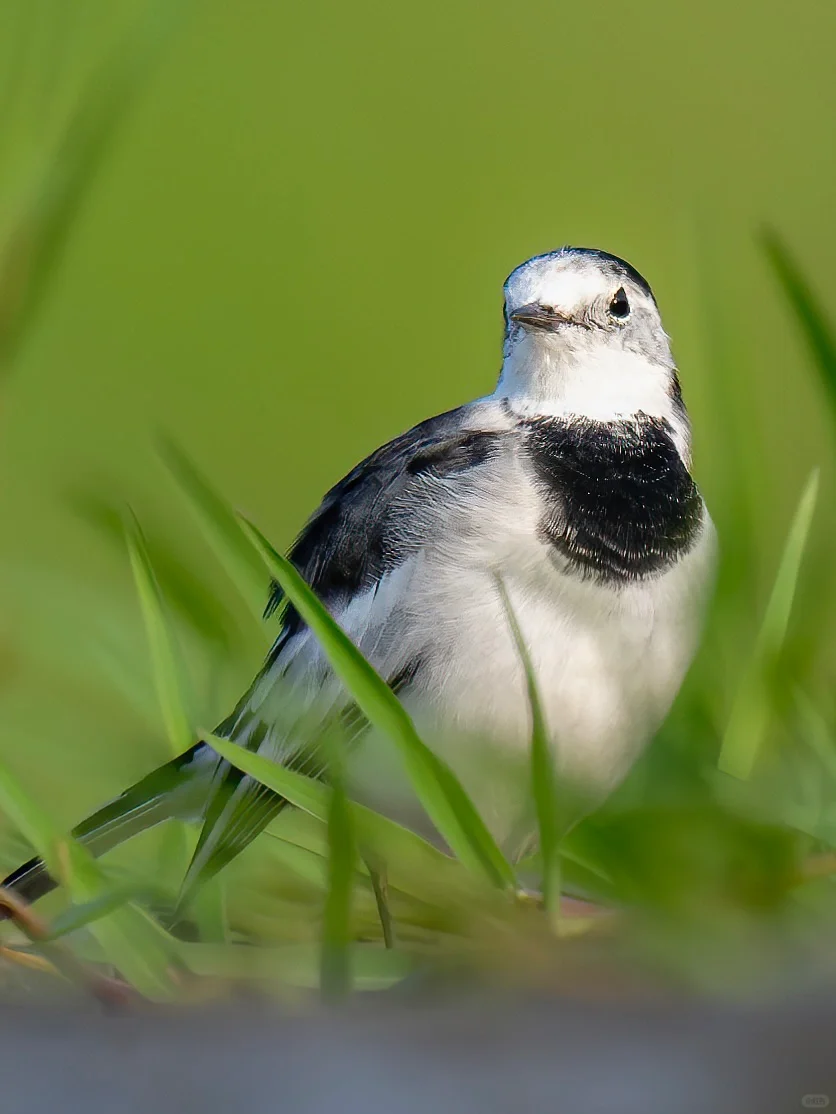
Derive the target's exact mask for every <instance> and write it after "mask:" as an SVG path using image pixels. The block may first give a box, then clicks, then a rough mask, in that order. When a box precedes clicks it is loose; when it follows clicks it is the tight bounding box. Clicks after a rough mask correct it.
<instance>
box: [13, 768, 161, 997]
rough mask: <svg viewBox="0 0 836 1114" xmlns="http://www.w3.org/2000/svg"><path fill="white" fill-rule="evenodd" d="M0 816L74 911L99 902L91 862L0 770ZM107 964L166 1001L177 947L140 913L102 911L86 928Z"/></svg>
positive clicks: (102, 884)
mask: <svg viewBox="0 0 836 1114" xmlns="http://www.w3.org/2000/svg"><path fill="white" fill-rule="evenodd" d="M0 810H2V811H3V812H5V814H6V815H7V816H8V818H9V819H10V820H11V822H12V823H13V824H14V825H15V827H17V828H18V829H19V830H20V831H21V832H22V834H23V835H25V836H26V838H27V839H28V840H29V842H30V843H31V844H32V846H33V847H34V848H35V850H36V851H37V853H38V854H39V855H40V857H41V858H42V859H43V860H44V862H45V863H46V865H47V867H48V869H49V872H50V874H52V876H53V877H54V878H57V879H59V880H61V881H62V882H63V883H64V884H65V885H66V886H67V888H68V890H69V892H70V896H71V898H72V900H73V901H74V902H75V903H77V904H78V905H82V906H83V905H88V904H90V903H91V902H95V901H98V900H99V899H101V898H103V897H104V895H105V894H107V893H108V890H109V888H110V887H109V885H108V881H107V878H106V876H105V875H104V872H103V871H102V869H101V868H100V866H99V864H98V863H97V862H96V860H95V859H94V858H93V857H92V855H90V854H89V853H88V852H87V851H86V850H85V849H84V848H83V847H82V846H81V845H80V844H78V843H76V842H75V841H74V840H73V839H71V838H70V837H69V836H65V835H63V834H62V833H61V832H59V831H58V830H57V829H56V828H55V827H54V825H53V824H52V821H51V820H50V818H49V817H48V816H47V814H46V813H45V812H44V811H43V810H42V809H40V808H39V807H38V806H37V805H36V804H35V803H34V802H33V801H32V800H31V799H30V798H29V797H28V796H27V795H26V794H25V793H24V791H23V789H22V788H21V787H20V785H19V784H18V782H17V781H16V779H15V778H14V777H13V776H12V775H11V773H10V772H9V771H8V770H7V769H6V768H5V766H3V765H2V764H0ZM90 931H91V932H92V933H93V935H94V936H95V937H96V939H97V940H98V942H99V944H100V946H101V948H102V950H103V951H104V954H105V956H106V958H107V960H108V962H110V963H112V964H113V965H114V966H115V967H116V968H117V969H118V970H119V971H120V972H121V973H122V975H123V976H124V977H125V978H126V979H127V980H128V981H129V982H130V983H131V984H132V985H133V986H135V987H136V989H137V990H138V991H139V992H140V993H141V994H144V995H145V996H146V997H148V998H152V999H165V998H169V997H171V995H172V993H173V984H172V981H171V977H170V974H169V965H170V961H171V959H172V957H173V955H174V954H176V948H177V942H176V941H175V940H173V939H172V938H171V937H168V936H167V934H165V933H164V932H163V930H162V929H161V928H160V927H159V926H158V925H156V924H155V923H154V922H153V921H152V920H151V918H150V917H148V916H147V914H145V913H144V912H143V911H142V910H140V909H138V908H137V907H136V906H134V905H131V904H124V905H121V906H119V907H117V908H113V909H110V910H109V911H108V910H107V909H106V908H105V911H104V915H102V916H101V917H100V918H99V919H96V920H93V921H91V922H90Z"/></svg>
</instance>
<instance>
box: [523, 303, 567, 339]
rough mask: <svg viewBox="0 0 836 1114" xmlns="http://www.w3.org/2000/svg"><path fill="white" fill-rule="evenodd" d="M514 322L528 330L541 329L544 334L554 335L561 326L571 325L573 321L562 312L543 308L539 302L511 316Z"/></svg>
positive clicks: (524, 307) (546, 307)
mask: <svg viewBox="0 0 836 1114" xmlns="http://www.w3.org/2000/svg"><path fill="white" fill-rule="evenodd" d="M511 320H512V321H518V322H519V323H520V325H524V326H525V327H526V328H527V329H540V330H542V331H543V332H547V333H554V332H557V330H558V329H559V328H560V326H561V325H568V324H570V321H571V319H570V318H569V317H567V316H566V314H565V313H561V312H560V310H557V309H554V308H553V307H552V306H542V305H540V303H539V302H531V303H530V304H529V305H527V306H520V308H519V309H515V310H514V312H513V313H512V314H511Z"/></svg>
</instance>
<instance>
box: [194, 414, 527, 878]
mask: <svg viewBox="0 0 836 1114" xmlns="http://www.w3.org/2000/svg"><path fill="white" fill-rule="evenodd" d="M511 427H512V422H511V421H510V419H509V417H508V415H507V413H506V412H505V411H504V410H503V409H502V408H501V406H499V405H498V404H496V403H493V402H489V401H485V402H480V403H474V404H471V405H469V406H465V407H461V408H459V409H458V410H452V411H449V412H448V413H446V414H441V415H439V416H438V417H435V418H430V419H429V420H428V421H425V422H422V423H421V424H420V425H417V426H415V427H414V428H413V429H411V430H409V431H408V432H406V433H404V434H402V435H401V436H400V437H397V438H395V439H394V440H393V441H390V442H389V443H388V444H386V445H384V446H383V447H382V448H380V449H378V450H377V451H376V452H374V453H372V455H371V456H369V457H367V458H366V460H364V461H363V462H362V463H361V464H358V465H357V467H356V468H354V469H352V471H351V472H349V474H348V475H347V476H346V477H345V478H344V479H343V480H341V481H340V482H339V483H338V484H337V485H336V486H335V487H333V488H332V489H331V490H330V491H329V492H328V494H327V495H326V496H325V498H324V499H323V501H322V504H321V505H320V507H319V509H318V510H317V511H316V512H315V513H314V515H313V516H312V517H311V519H310V520H309V521H308V523H307V525H306V526H305V528H304V530H303V531H302V533H301V534H300V535H299V537H298V539H297V541H296V543H295V544H294V546H293V547H292V549H291V551H290V554H289V556H290V560H291V561H292V562H293V564H294V565H295V566H296V567H297V568H298V569H299V571H300V572H301V574H302V576H303V577H304V578H305V580H306V581H307V582H308V584H310V586H311V587H312V588H313V589H314V591H315V592H316V593H317V595H318V596H319V598H320V599H321V600H322V602H323V603H324V604H325V605H326V607H328V609H329V610H330V611H331V613H332V614H333V615H335V616H336V617H337V619H338V620H339V618H340V613H341V612H343V611H344V610H345V609H346V608H347V607H348V606H349V605H350V604H351V602H352V601H353V600H354V601H356V600H357V599H358V597H363V596H368V598H370V599H371V598H372V597H373V596H374V593H375V590H376V589H377V587H378V585H379V584H380V582H381V581H382V580H383V578H384V577H385V576H386V575H387V573H390V572H392V571H394V570H395V569H397V567H398V566H399V565H401V564H402V563H404V562H406V561H407V560H408V559H409V558H410V557H411V556H413V555H414V554H415V553H416V552H417V551H418V550H419V549H420V547H421V546H422V544H424V543H425V541H426V528H427V524H428V523H430V522H431V521H432V520H437V519H438V518H439V516H441V517H442V518H443V516H444V514H445V511H446V508H448V506H449V502H450V501H453V502H455V501H456V498H457V489H458V488H459V487H461V489H462V490H465V488H466V484H464V483H463V481H464V479H465V477H466V476H467V474H468V473H471V472H472V471H473V470H474V469H478V468H479V467H480V466H481V465H483V464H485V463H487V462H488V461H489V460H491V459H492V458H493V457H494V456H495V455H496V454H497V453H498V452H500V451H501V447H502V442H503V440H504V439H505V438H506V437H507V434H508V431H509V429H510V428H511ZM442 525H443V523H442ZM281 603H282V594H281V590H280V588H279V587H278V585H274V586H273V590H272V593H271V597H270V603H269V604H268V613H269V612H271V611H273V610H275V608H276V607H278V606H279V605H280V604H281ZM379 610H380V609H379ZM306 638H307V630H306V628H305V626H304V623H303V621H302V619H301V617H300V616H299V614H298V613H297V612H296V610H295V609H294V608H293V607H292V605H288V606H287V607H286V609H285V613H284V622H283V627H282V631H281V633H280V635H279V637H278V639H277V640H276V643H275V645H274V647H273V649H272V650H271V652H270V655H269V656H268V658H267V661H266V663H265V665H264V669H263V670H262V671H261V673H260V674H259V676H258V677H257V678H256V680H255V681H254V683H253V686H252V688H251V689H250V691H249V693H248V694H247V695H246V696H245V697H244V699H243V700H242V701H241V703H240V704H239V706H238V708H237V709H236V710H235V712H233V714H232V716H230V717H229V719H228V720H227V721H225V723H224V724H222V725H221V728H220V729H219V733H221V734H224V735H227V736H228V737H229V738H231V739H232V740H233V741H234V742H237V743H239V744H240V745H242V746H245V747H247V748H248V749H251V750H259V751H261V752H262V753H267V754H269V756H270V757H271V758H272V759H273V760H274V761H279V762H281V763H282V764H284V765H286V766H287V767H288V768H291V769H295V770H300V771H301V772H304V773H307V774H308V775H309V776H314V777H318V776H321V774H322V772H323V762H322V759H321V757H320V754H319V748H318V747H317V746H316V738H317V736H318V735H320V736H321V731H323V730H331V729H333V728H334V727H335V726H336V727H338V728H340V729H341V730H342V731H343V734H345V731H346V726H347V725H346V720H347V719H350V720H352V723H351V729H350V731H349V735H350V736H351V737H352V738H356V737H357V735H358V734H359V733H360V732H361V731H362V727H363V724H362V722H361V720H362V717H360V719H359V720H358V718H357V717H356V716H355V715H353V712H356V708H355V707H354V705H352V704H350V703H349V702H348V701H347V698H346V696H345V694H344V693H342V691H341V690H340V687H339V686H338V685H337V684H336V683H335V682H334V681H333V678H332V677H330V676H329V674H328V673H327V672H322V673H321V674H320V676H319V677H317V678H315V683H314V686H313V687H314V688H319V689H320V690H326V689H327V690H329V692H330V695H329V696H326V698H325V699H324V700H320V701H319V702H318V706H317V710H316V723H315V724H312V723H311V717H310V716H302V717H301V719H302V720H306V724H305V729H304V730H300V729H299V726H298V725H299V722H300V719H299V717H294V715H291V716H290V717H288V715H287V712H286V709H285V708H284V707H283V701H284V698H285V696H286V692H287V689H286V688H285V689H284V690H282V689H281V686H279V692H278V695H277V692H276V691H275V690H276V687H277V685H276V682H277V681H278V680H280V679H281V678H282V677H283V676H284V674H285V673H287V672H288V666H289V665H290V664H291V663H292V662H293V659H294V656H295V653H296V651H297V650H298V648H299V645H300V643H301V642H302V641H303V640H305V639H306ZM415 668H416V666H415V663H414V662H411V661H409V660H404V661H399V662H396V663H394V665H393V666H392V669H391V671H390V673H389V675H388V677H387V679H388V681H389V683H390V685H392V687H393V688H394V689H395V690H396V691H397V689H399V688H401V687H403V685H404V684H406V683H407V682H408V681H410V680H412V679H413V677H414V674H415ZM304 683H305V686H306V687H310V686H311V677H309V676H306V677H305V678H304ZM277 716H278V718H279V719H280V720H283V721H284V722H283V723H282V724H279V725H277V724H276V722H275V721H276V717H277ZM284 803H285V802H284V801H283V799H282V798H281V797H280V796H278V794H276V793H274V792H273V791H271V790H269V789H267V788H266V787H265V786H263V785H260V784H259V783H258V782H255V781H253V780H252V779H251V778H249V777H244V776H242V775H241V774H240V772H239V771H237V770H235V769H234V768H232V767H230V766H229V765H228V764H227V763H225V762H222V763H220V764H219V766H218V774H217V777H216V789H215V792H214V795H213V797H212V800H211V802H210V805H209V809H208V811H207V814H206V819H205V821H204V825H203V829H202V831H201V834H200V838H199V840H198V844H197V847H196V849H195V854H194V858H193V860H192V863H191V865H190V867H189V870H188V872H187V875H186V879H185V881H184V891H183V895H184V899H185V897H186V896H187V895H188V894H189V893H191V892H192V889H193V887H194V886H195V885H197V884H198V883H199V882H201V881H203V880H205V879H206V878H208V877H211V875H213V874H215V873H216V872H217V871H218V870H219V869H220V868H221V867H222V866H224V865H225V864H226V863H227V862H229V861H230V859H232V858H233V857H234V856H235V855H237V854H238V853H239V852H240V851H241V850H243V848H244V847H246V845H247V844H248V843H249V842H250V841H251V840H252V839H254V838H255V836H257V835H258V834H259V832H261V831H262V830H263V828H264V827H266V825H267V824H268V823H269V822H270V821H271V820H272V819H273V817H274V816H275V815H276V814H277V813H278V812H279V810H280V809H281V808H282V807H283V805H284Z"/></svg>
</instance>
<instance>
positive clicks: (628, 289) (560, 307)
mask: <svg viewBox="0 0 836 1114" xmlns="http://www.w3.org/2000/svg"><path fill="white" fill-rule="evenodd" d="M619 289H623V291H624V294H625V296H626V299H627V301H628V304H629V307H630V313H629V317H628V318H627V319H624V320H617V319H610V318H609V317H608V316H607V314H608V307H609V305H610V303H611V302H612V299H613V297H614V296H615V294H616V292H617V291H618V290H619ZM505 299H506V311H507V313H508V315H509V318H511V323H510V328H509V335H508V338H507V339H506V344H505V359H504V362H503V367H502V374H501V377H500V380H499V384H498V386H497V389H496V391H495V394H494V397H499V398H504V399H507V400H508V402H509V403H510V405H511V407H512V409H513V410H514V411H515V412H517V413H520V414H531V415H536V414H539V415H548V416H554V417H561V418H567V419H571V418H586V419H589V420H592V421H618V420H621V419H626V418H630V417H632V416H633V415H635V414H637V413H639V412H641V413H643V414H646V415H648V416H650V417H656V418H662V419H664V420H665V421H667V422H668V423H669V424H670V426H671V427H672V429H673V431H674V440H675V442H676V446H677V449H678V451H679V453H680V455H681V456H682V458H683V459H684V460H686V461H688V459H689V430H688V422H687V419H686V417H685V414H684V411H683V409H682V407H681V405H679V404H678V403H677V402H676V401H675V392H674V380H675V374H676V371H675V365H674V361H673V356H672V355H671V351H670V346H669V343H668V338H667V335H666V334H665V331H664V328H663V326H662V321H661V318H660V317H659V311H658V309H657V307H656V303H655V302H654V300H653V297H652V295H651V294H650V293H649V292H648V291H647V289H646V288H644V287H643V286H642V285H640V282H639V281H638V280H637V279H636V278H635V277H634V276H633V275H632V274H631V273H630V272H629V270H623V269H622V270H619V269H618V263H617V261H614V260H611V259H608V258H600V257H598V256H596V255H595V254H591V253H585V252H576V251H572V250H571V249H570V250H567V251H566V252H558V253H553V254H552V255H547V256H543V257H541V258H536V259H532V260H530V261H529V262H528V263H524V264H523V265H522V266H521V267H518V268H517V269H516V270H515V271H514V272H513V273H512V274H511V275H510V277H509V279H508V281H507V283H506V285H505ZM532 304H534V305H542V306H545V307H548V308H549V309H553V310H555V311H557V312H558V313H559V314H561V315H563V316H565V317H567V318H568V319H569V323H567V324H565V325H562V326H560V327H558V328H557V329H556V330H554V331H545V330H542V329H537V328H529V327H526V326H525V325H522V324H515V323H514V322H513V318H512V315H513V313H514V311H515V310H516V309H520V308H521V307H523V306H528V305H532ZM573 322H574V323H573Z"/></svg>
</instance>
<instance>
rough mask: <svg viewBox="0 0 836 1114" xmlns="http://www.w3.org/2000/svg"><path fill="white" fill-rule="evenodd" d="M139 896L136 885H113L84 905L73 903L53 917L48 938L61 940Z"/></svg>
mask: <svg viewBox="0 0 836 1114" xmlns="http://www.w3.org/2000/svg"><path fill="white" fill-rule="evenodd" d="M137 896H138V893H137V887H136V886H113V887H111V888H110V889H109V890H106V891H105V892H104V893H102V894H99V896H98V897H94V898H93V899H92V900H91V901H85V902H84V904H83V905H71V906H70V907H69V909H65V910H64V912H63V913H59V914H58V916H57V917H54V918H53V919H52V921H51V922H50V925H49V933H48V934H47V936H46V940H48V941H50V940H60V939H61V937H62V936H69V934H70V933H71V932H78V930H79V929H80V928H86V927H87V926H88V925H90V924H92V923H93V922H94V921H98V920H101V919H102V917H106V916H107V915H108V913H113V912H115V910H117V909H120V908H121V907H122V906H123V905H125V904H126V903H127V902H129V901H133V900H135V898H136V897H137Z"/></svg>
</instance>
